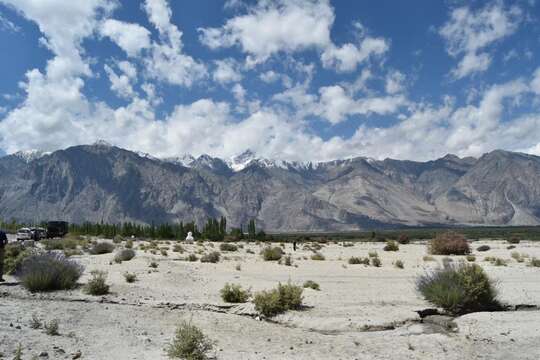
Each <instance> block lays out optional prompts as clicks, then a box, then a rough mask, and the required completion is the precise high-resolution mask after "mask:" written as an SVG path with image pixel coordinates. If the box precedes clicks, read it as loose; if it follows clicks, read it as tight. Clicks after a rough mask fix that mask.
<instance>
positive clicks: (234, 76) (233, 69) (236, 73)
mask: <svg viewBox="0 0 540 360" xmlns="http://www.w3.org/2000/svg"><path fill="white" fill-rule="evenodd" d="M214 63H215V65H216V69H215V70H214V73H213V75H212V77H213V79H214V81H216V82H218V83H220V84H226V83H230V82H237V81H240V80H242V73H241V72H240V69H239V66H238V64H237V63H236V61H235V60H234V59H224V60H216V61H215V62H214Z"/></svg>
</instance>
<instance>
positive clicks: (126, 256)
mask: <svg viewBox="0 0 540 360" xmlns="http://www.w3.org/2000/svg"><path fill="white" fill-rule="evenodd" d="M134 257H135V251H134V250H131V249H122V250H120V251H119V252H117V253H116V255H115V256H114V261H115V262H117V263H121V262H122V261H129V260H131V259H133V258H134Z"/></svg>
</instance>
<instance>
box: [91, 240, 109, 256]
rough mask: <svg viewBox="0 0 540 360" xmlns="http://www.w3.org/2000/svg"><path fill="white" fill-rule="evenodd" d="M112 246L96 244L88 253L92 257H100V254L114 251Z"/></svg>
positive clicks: (106, 243) (105, 243)
mask: <svg viewBox="0 0 540 360" xmlns="http://www.w3.org/2000/svg"><path fill="white" fill-rule="evenodd" d="M114 248H115V246H114V244H111V243H110V242H105V241H104V242H98V243H96V244H94V245H93V246H92V247H91V248H90V250H89V252H90V254H92V255H102V254H109V253H112V252H113V251H114Z"/></svg>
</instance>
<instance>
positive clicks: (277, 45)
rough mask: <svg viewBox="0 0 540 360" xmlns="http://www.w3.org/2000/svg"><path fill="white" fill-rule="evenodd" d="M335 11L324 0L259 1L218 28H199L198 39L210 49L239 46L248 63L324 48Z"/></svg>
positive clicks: (327, 41) (328, 40)
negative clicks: (276, 55)
mask: <svg viewBox="0 0 540 360" xmlns="http://www.w3.org/2000/svg"><path fill="white" fill-rule="evenodd" d="M333 22H334V11H333V9H332V7H331V6H330V3H329V2H328V1H327V0H323V1H315V0H308V1H301V0H287V1H285V0H278V1H260V2H258V3H257V4H256V5H254V6H253V7H251V8H248V12H247V14H244V15H239V16H236V17H233V18H231V19H229V20H228V21H227V22H226V23H225V24H224V25H223V26H222V27H220V28H200V29H199V32H200V40H201V41H202V42H203V44H205V45H206V46H208V47H209V48H211V49H217V48H220V47H231V46H235V45H236V46H239V47H240V48H241V49H242V50H243V51H244V52H245V53H247V54H248V55H249V56H248V63H249V64H256V63H259V62H262V61H265V60H266V59H268V57H270V56H271V55H273V54H276V53H278V52H282V51H283V52H294V51H298V50H305V49H308V48H324V47H326V46H327V45H328V44H329V43H330V28H331V26H332V24H333Z"/></svg>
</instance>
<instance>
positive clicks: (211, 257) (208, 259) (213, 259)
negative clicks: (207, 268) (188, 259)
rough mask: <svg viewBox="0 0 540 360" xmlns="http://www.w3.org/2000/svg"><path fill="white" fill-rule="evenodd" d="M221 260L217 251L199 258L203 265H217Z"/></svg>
mask: <svg viewBox="0 0 540 360" xmlns="http://www.w3.org/2000/svg"><path fill="white" fill-rule="evenodd" d="M220 258H221V254H220V253H219V252H218V251H212V252H211V253H208V254H206V255H203V256H202V257H201V262H203V263H217V262H219V259H220Z"/></svg>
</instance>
